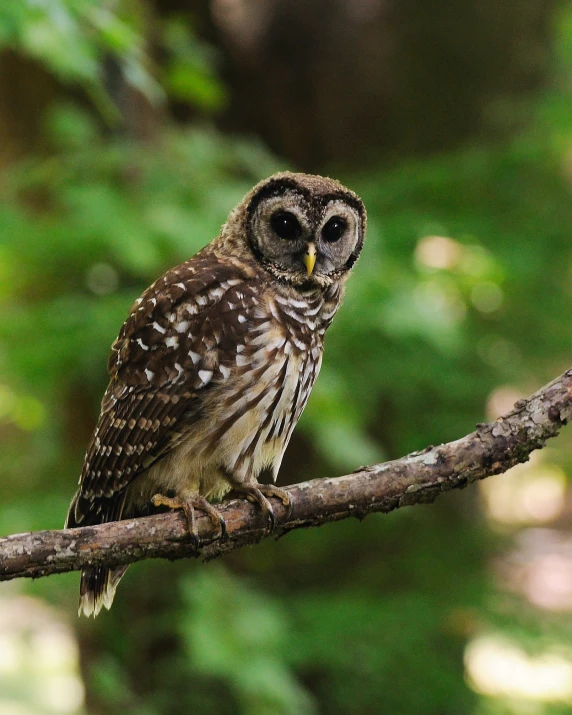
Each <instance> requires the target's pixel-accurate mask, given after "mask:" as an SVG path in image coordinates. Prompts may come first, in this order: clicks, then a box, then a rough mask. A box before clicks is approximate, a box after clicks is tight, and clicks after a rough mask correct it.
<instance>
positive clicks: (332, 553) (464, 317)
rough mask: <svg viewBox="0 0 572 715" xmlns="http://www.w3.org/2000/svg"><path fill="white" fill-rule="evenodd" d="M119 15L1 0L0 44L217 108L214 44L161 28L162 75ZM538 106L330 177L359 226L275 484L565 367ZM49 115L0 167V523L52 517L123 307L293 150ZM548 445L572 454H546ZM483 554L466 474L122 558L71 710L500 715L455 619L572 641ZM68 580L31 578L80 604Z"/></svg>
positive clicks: (545, 118)
mask: <svg viewBox="0 0 572 715" xmlns="http://www.w3.org/2000/svg"><path fill="white" fill-rule="evenodd" d="M113 7H114V6H112V5H102V4H101V3H97V2H95V1H93V2H92V1H90V0H83V1H81V0H74V1H72V0H65V1H64V0H58V2H54V3H32V2H22V3H4V4H2V5H1V6H0V44H2V45H3V46H5V47H11V48H15V49H16V50H17V51H19V52H22V53H25V54H27V55H30V56H32V57H34V58H35V59H36V60H38V61H40V62H41V63H42V64H43V65H44V66H45V67H46V68H47V69H48V70H50V71H51V72H53V73H54V74H55V75H57V76H58V77H60V78H61V79H63V80H65V81H72V82H77V83H79V85H80V86H82V87H83V88H84V89H86V90H87V91H88V93H89V94H90V95H93V93H95V95H97V97H98V98H99V99H98V100H97V103H98V106H100V105H101V104H102V103H104V104H105V103H108V102H111V100H110V98H109V97H108V96H107V94H106V93H107V90H106V85H105V81H104V74H103V73H102V62H103V58H104V56H107V55H108V54H112V55H113V56H114V57H115V58H116V59H117V60H118V61H120V63H123V67H124V75H125V77H126V79H127V81H128V82H131V83H132V84H133V85H134V86H136V87H138V88H139V89H141V90H143V91H144V92H145V93H147V95H148V96H151V97H152V98H153V99H154V100H157V101H158V100H159V99H160V98H161V96H162V93H164V92H167V93H169V94H170V95H171V96H172V97H173V98H175V99H182V98H183V99H185V100H189V99H190V100H192V101H193V102H194V103H195V104H196V106H198V107H199V108H205V107H206V108H208V109H216V108H217V107H220V106H221V105H222V103H223V102H224V101H225V97H224V91H223V90H222V89H221V88H220V85H219V83H218V80H217V79H216V74H215V73H214V70H213V67H214V66H215V61H214V59H213V57H212V53H211V51H210V50H209V49H208V48H206V47H204V46H203V45H202V44H201V43H200V42H199V41H198V40H196V38H194V37H193V33H192V31H191V30H190V29H189V27H188V26H187V25H185V24H184V23H183V22H182V21H181V20H173V21H170V22H169V23H166V24H165V25H164V27H163V32H164V35H162V37H163V39H162V42H163V45H164V47H166V48H167V49H168V51H169V52H170V55H169V56H170V58H171V59H170V60H169V61H168V62H167V63H166V64H165V69H164V75H163V76H162V77H161V83H160V85H157V84H156V81H155V80H154V79H152V76H153V75H151V74H149V70H148V69H147V68H146V65H147V58H146V55H145V53H144V52H143V49H142V48H143V41H142V36H143V34H142V30H141V23H143V19H142V18H141V17H140V15H139V14H138V13H137V12H134V11H133V10H132V9H129V10H128V9H126V8H131V6H127V5H123V6H120V7H122V11H121V12H119V11H115V10H113V9H112V8H113ZM569 26H570V23H569V22H567V21H566V18H564V21H563V22H562V27H564V28H565V30H566V32H567V33H568V34H566V32H564V31H563V34H562V40H563V43H562V47H563V51H562V53H561V57H562V58H563V60H562V62H563V64H564V59H565V58H566V52H565V48H566V47H568V44H567V43H568V40H569V38H572V31H570V30H569V29H568V30H567V29H566V28H567V27H569ZM102 98H104V99H102ZM100 109H101V106H100ZM530 111H531V122H530V127H529V129H528V130H527V133H526V134H525V135H523V136H520V137H518V138H517V139H516V140H514V141H513V142H512V143H510V144H505V145H503V146H497V147H493V148H482V147H476V148H466V149H464V150H461V151H459V152H457V153H453V154H449V155H446V156H440V157H434V158H430V159H418V160H411V161H409V162H406V163H403V164H401V165H399V166H396V167H394V168H392V169H388V168H373V169H370V170H368V171H367V172H356V171H353V172H349V171H348V170H346V169H343V168H339V169H335V168H332V172H335V173H336V175H337V176H339V178H340V179H341V180H343V181H344V182H345V183H347V184H348V185H349V186H351V187H352V188H353V189H355V190H356V191H358V192H359V193H360V194H361V195H362V197H363V198H364V200H365V203H366V205H367V208H368V212H369V233H368V241H367V244H366V247H365V250H364V255H363V258H362V259H361V260H360V262H359V264H358V266H357V268H356V270H355V275H354V276H353V277H352V280H351V281H350V283H349V285H348V295H347V299H346V302H345V305H344V307H343V309H342V311H341V313H340V315H339V317H338V318H337V320H336V322H335V323H334V325H333V327H332V329H331V331H330V334H329V335H328V337H327V343H326V344H327V348H326V353H325V362H324V367H323V371H322V375H321V377H320V380H319V381H318V384H317V386H316V388H315V390H314V393H313V395H312V399H311V400H310V403H309V405H308V409H307V410H306V412H305V414H304V417H303V419H302V421H301V424H300V427H299V429H298V434H297V436H296V438H295V440H294V442H293V444H292V447H291V450H290V452H289V456H287V459H286V462H285V466H284V468H283V474H282V478H283V480H284V481H286V482H290V481H296V480H300V479H303V478H311V477H314V476H325V475H330V476H331V475H334V474H338V473H341V472H343V471H344V470H348V469H352V468H355V467H357V466H358V465H359V464H363V463H368V462H371V461H374V460H379V459H383V458H392V457H397V456H400V455H402V454H404V453H406V452H408V451H410V450H413V449H418V448H422V447H424V446H426V445H427V444H430V443H439V442H442V441H447V440H451V439H455V438H456V437H459V436H462V435H463V434H465V433H466V432H468V431H470V430H471V429H473V427H474V424H475V422H478V421H480V420H482V419H484V418H485V412H486V400H487V397H488V396H489V395H490V393H491V391H492V390H493V389H495V388H496V387H498V386H504V385H513V386H515V387H517V388H519V389H521V390H524V391H525V392H526V391H530V390H532V389H534V388H536V387H538V386H539V385H540V384H542V383H543V382H545V381H547V380H548V379H550V378H551V377H553V376H554V375H556V374H558V372H559V371H561V370H562V369H564V368H565V367H568V365H569V362H570V348H571V338H570V335H571V334H572V332H571V330H570V326H569V315H570V303H571V300H572V290H571V288H570V285H571V279H572V242H571V240H570V238H571V236H570V232H571V230H572V229H571V227H572V201H571V187H572V164H571V160H570V156H571V154H570V149H571V148H572V131H571V129H570V127H572V103H571V101H570V96H569V95H568V94H567V93H566V92H565V91H564V90H563V89H559V88H556V89H553V90H551V92H550V93H547V95H546V96H545V97H542V98H540V99H539V100H537V101H535V103H534V104H531V108H530ZM45 126H46V132H47V134H48V136H49V138H50V143H51V146H52V151H51V152H50V154H49V155H47V156H42V157H29V158H28V159H27V160H26V161H24V162H21V163H19V164H18V165H16V166H14V167H11V168H10V169H6V170H5V171H4V172H3V175H2V176H1V177H0V311H1V312H0V375H1V378H0V440H1V442H2V449H1V451H0V473H1V475H2V477H1V479H0V499H1V503H2V510H1V511H0V532H1V533H10V532H21V531H25V530H28V529H40V528H56V527H59V526H61V524H62V522H63V519H64V516H65V512H66V507H67V503H68V501H69V499H70V498H71V496H72V493H73V490H74V487H75V483H76V480H77V475H78V473H79V470H80V464H81V458H82V453H83V450H84V448H85V445H86V443H87V440H88V438H89V434H90V431H91V429H92V427H93V424H94V422H95V419H96V417H97V413H98V402H99V399H100V397H101V394H102V393H103V390H104V389H105V384H106V374H105V360H106V354H107V351H108V348H109V345H110V343H111V342H112V340H113V339H114V337H115V335H116V334H117V331H118V328H119V326H120V324H121V322H122V320H123V319H124V317H125V316H126V314H127V311H128V308H129V306H130V305H131V303H132V302H133V300H134V299H135V298H136V297H137V296H138V295H139V293H140V292H141V291H142V290H143V289H144V288H145V287H146V286H147V285H148V284H149V283H150V282H151V281H152V280H153V279H154V278H156V277H157V275H159V274H160V272H161V271H163V270H165V269H166V268H168V267H170V266H171V265H173V264H175V263H177V262H180V261H181V260H183V259H185V258H187V257H188V256H190V255H191V254H193V253H194V252H195V251H196V250H197V249H198V248H200V247H201V246H202V245H204V244H205V243H206V242H208V241H209V240H210V239H211V238H212V237H214V236H215V235H216V234H217V232H218V229H219V227H220V225H221V223H222V222H223V221H224V220H225V217H226V215H227V214H228V211H229V209H230V208H231V207H232V206H233V205H234V204H235V203H236V202H237V201H238V200H239V199H240V198H241V197H242V195H243V194H244V193H245V192H246V191H247V190H248V189H249V188H250V187H251V186H252V184H253V183H255V182H256V181H257V180H258V179H260V178H262V177H264V176H266V175H268V174H270V173H272V172H273V171H275V170H278V169H281V168H285V167H284V163H283V162H280V161H278V160H277V159H276V158H275V157H272V156H270V155H269V153H268V152H267V151H266V150H265V149H264V148H263V147H261V146H259V145H258V144H257V143H256V142H255V141H254V140H248V141H246V140H240V139H236V138H231V137H228V136H223V135H222V134H221V133H219V132H218V131H216V130H214V129H213V128H212V127H210V126H208V125H205V126H198V125H192V126H190V127H186V128H177V127H175V126H172V125H167V126H162V127H161V130H160V132H159V134H158V136H157V137H156V138H155V140H154V141H152V142H149V143H138V142H136V141H135V140H133V139H131V138H129V136H126V135H125V134H121V135H120V134H116V133H109V131H107V130H106V129H104V128H102V125H101V123H100V122H99V119H98V117H97V116H94V113H93V111H92V110H86V109H85V107H82V106H81V104H80V103H73V102H70V103H59V104H57V106H54V107H53V108H52V110H51V111H50V113H49V114H48V115H47V116H46V117H45ZM443 252H444V253H443ZM565 439H567V443H568V444H569V442H570V439H569V438H565ZM560 444H564V442H561V443H560ZM558 458H559V460H560V462H561V463H562V465H563V466H565V467H569V466H570V457H569V456H567V455H566V454H565V451H564V449H563V448H562V449H561V453H559V454H558ZM499 548H500V545H499V543H498V539H497V537H493V535H492V534H491V532H490V530H489V529H488V527H487V525H486V523H485V521H484V519H483V517H482V515H480V512H479V510H478V503H477V495H476V490H475V489H473V490H472V491H471V493H470V494H467V495H464V494H463V495H461V494H455V495H451V496H449V497H447V498H444V499H442V503H437V504H436V505H435V506H433V507H430V508H424V509H416V510H404V511H402V512H398V513H395V514H393V515H391V516H384V517H371V518H368V519H367V521H366V522H364V523H359V522H358V521H357V520H356V521H355V522H354V521H352V522H349V521H348V522H345V523H340V524H333V525H328V526H327V527H324V528H322V529H319V530H312V531H308V532H305V533H301V532H298V533H295V534H291V535H289V536H288V538H287V539H285V540H283V541H279V542H277V543H263V544H260V545H258V546H256V547H254V548H252V549H249V550H244V551H243V552H241V553H237V554H234V555H232V557H230V558H227V559H225V562H224V564H217V565H212V564H204V565H203V564H200V563H184V564H181V563H179V564H174V565H170V564H161V563H145V564H138V565H137V566H135V567H134V568H132V569H131V570H130V572H129V573H128V575H127V577H126V579H125V582H124V583H123V584H122V586H121V588H120V592H119V594H118V598H117V600H116V604H115V605H114V608H113V610H112V611H111V612H110V613H109V614H105V615H103V616H102V617H100V618H99V619H98V621H97V622H96V623H95V624H93V623H85V622H82V623H81V624H79V625H78V629H79V634H80V639H81V644H82V662H83V666H84V675H85V679H86V687H87V698H88V705H89V712H90V713H118V712H122V713H137V714H138V715H139V714H141V713H144V714H147V713H148V714H149V715H155V714H156V715H159V714H161V715H163V714H167V713H180V712H188V711H191V710H198V711H199V712H217V713H234V712H242V713H260V714H264V715H266V714H268V715H270V714H274V713H276V714H278V713H285V714H286V713H313V712H327V713H365V712H384V713H392V714H396V715H400V714H401V713H403V714H404V715H405V714H407V713H411V714H413V713H415V714H417V713H424V714H428V715H449V714H450V715H453V714H457V713H472V712H474V713H477V712H479V713H496V714H497V715H498V714H499V713H502V712H519V711H518V710H516V711H515V710H514V709H512V710H511V709H510V707H509V706H506V707H507V708H508V709H506V710H505V709H504V708H505V705H504V704H503V703H500V704H499V702H496V701H488V700H486V699H482V698H481V699H480V698H478V696H477V695H476V694H475V693H474V692H473V691H472V690H470V689H469V687H468V686H467V684H466V683H465V681H464V678H463V662H462V654H463V647H464V644H465V643H466V640H467V638H468V637H469V636H470V635H471V634H472V633H474V632H476V631H478V629H479V628H481V627H482V626H483V624H488V625H489V626H490V627H491V628H492V627H493V626H494V627H496V628H497V629H499V630H503V631H505V632H507V633H510V634H511V635H512V636H513V637H514V638H517V639H518V640H519V641H520V642H521V643H523V644H524V645H526V647H527V648H531V649H532V650H533V649H534V648H535V647H537V648H538V647H540V645H541V644H542V643H543V642H545V641H547V640H548V641H549V642H550V643H554V642H558V638H561V639H563V638H564V639H569V635H568V633H567V631H566V630H565V629H563V625H562V624H563V622H564V619H562V618H559V617H557V616H551V617H547V616H541V615H539V613H537V612H534V614H533V615H531V613H532V611H531V608H530V607H529V606H527V605H525V604H523V602H521V601H520V600H518V599H516V598H514V599H512V600H510V599H509V600H508V601H507V599H506V597H505V596H504V595H499V592H498V589H497V586H496V585H495V582H494V581H493V579H492V577H491V576H490V574H489V572H488V570H487V562H488V560H489V559H490V558H491V557H492V555H494V553H495V552H496V550H497V549H499ZM76 581H77V577H76V575H70V576H66V577H61V578H59V579H58V578H51V579H45V580H43V581H42V582H40V583H34V584H32V585H26V588H28V590H29V591H30V592H32V593H35V594H37V595H41V596H43V597H45V598H48V599H49V600H50V601H52V602H54V603H57V604H60V605H61V606H62V608H63V609H64V610H66V611H67V612H69V613H71V612H73V610H74V603H75V598H76V588H77V583H76ZM0 607H1V606H0ZM542 708H543V709H537V710H534V712H535V713H554V714H556V713H559V712H564V710H562V709H561V708H560V706H557V705H555V706H554V708H551V707H550V706H546V707H544V706H542ZM522 712H524V710H523V711H522ZM530 712H533V711H532V710H531V711H530Z"/></svg>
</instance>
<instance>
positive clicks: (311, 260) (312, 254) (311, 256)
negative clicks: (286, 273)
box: [304, 243, 316, 276]
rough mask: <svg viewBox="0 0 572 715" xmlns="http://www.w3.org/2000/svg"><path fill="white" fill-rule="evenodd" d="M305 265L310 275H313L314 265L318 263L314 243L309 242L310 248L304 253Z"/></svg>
mask: <svg viewBox="0 0 572 715" xmlns="http://www.w3.org/2000/svg"><path fill="white" fill-rule="evenodd" d="M304 265H305V266H306V270H307V271H308V275H309V276H311V275H312V271H313V270H314V266H315V265H316V246H315V245H314V244H313V243H309V244H308V248H307V249H306V253H305V254H304Z"/></svg>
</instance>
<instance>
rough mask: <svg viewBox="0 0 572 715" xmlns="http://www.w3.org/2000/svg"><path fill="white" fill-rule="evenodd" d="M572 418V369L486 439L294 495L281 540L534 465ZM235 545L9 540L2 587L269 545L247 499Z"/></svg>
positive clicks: (173, 532) (144, 522)
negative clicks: (535, 454)
mask: <svg viewBox="0 0 572 715" xmlns="http://www.w3.org/2000/svg"><path fill="white" fill-rule="evenodd" d="M571 416H572V370H568V371H567V372H566V373H564V374H563V375H561V376H560V377H558V378H556V380H553V381H552V382H551V383H549V384H548V385H546V386H545V387H543V388H542V389H541V390H539V391H538V392H536V393H535V394H534V395H532V396H531V397H530V398H528V399H527V400H520V401H519V402H517V403H516V404H515V406H514V409H513V410H512V411H511V412H509V413H508V414H506V415H504V416H503V417H499V418H498V419H497V420H496V421H495V422H491V423H490V424H480V425H477V430H476V432H472V433H471V434H469V435H467V436H466V437H463V438H462V439H459V440H456V441H455V442H449V443H448V444H442V445H440V446H439V447H428V448H427V449H424V450H423V451H421V452H414V453H413V454H410V455H408V456H406V457H403V458H402V459H397V460H395V461H393V462H386V463H385V464H375V465H373V466H369V467H361V468H360V469H358V470H357V471H356V472H354V473H353V474H347V475H345V476H343V477H337V478H334V479H314V480H312V481H310V482H303V483H302V484H297V485H295V486H292V487H290V488H289V491H290V494H291V495H292V499H293V504H294V507H293V510H292V514H291V515H290V517H289V518H288V519H287V521H284V520H285V519H286V510H285V508H284V507H283V506H282V504H280V503H279V502H276V503H275V512H276V517H277V523H278V525H279V526H278V528H277V533H278V535H281V534H283V533H286V532H288V531H290V530H292V529H299V528H303V527H309V526H319V525H320V524H323V523H325V522H327V521H337V520H339V519H345V518H347V517H349V516H357V517H358V518H360V519H361V518H363V517H364V516H366V515H367V514H370V513H372V512H377V511H381V512H389V511H392V510H393V509H398V508H400V507H403V506H410V505H412V504H421V503H429V502H432V501H434V500H435V499H436V498H437V497H438V496H439V494H442V493H443V492H446V491H449V490H450V489H458V488H463V487H465V486H466V485H467V484H470V483H471V482H474V481H476V480H477V479H484V478H485V477H489V476H491V475H493V474H499V473H501V472H505V471H506V470H507V469H509V468H510V467H512V466H514V465H515V464H518V463H519V462H525V461H527V460H528V456H529V454H530V453H531V452H532V451H533V450H535V449H540V448H541V447H543V446H544V444H545V443H546V440H547V439H549V438H551V437H555V436H556V435H557V434H558V432H559V430H560V428H561V427H562V426H563V425H565V424H566V423H567V422H568V420H569V419H570V417H571ZM220 510H221V512H222V514H223V516H224V518H225V520H226V523H227V531H228V539H227V540H226V541H221V540H220V539H219V538H218V533H217V531H216V530H215V529H214V528H213V526H212V524H211V522H210V520H209V518H208V517H206V516H204V515H199V516H198V518H197V523H198V528H199V534H200V537H201V541H202V544H203V548H202V549H201V551H197V550H196V548H195V547H194V544H193V541H192V539H190V537H189V533H188V530H187V522H186V520H185V518H184V517H183V516H182V514H181V513H180V512H169V513H166V514H157V515H155V516H150V517H145V518H140V519H129V520H126V521H118V522H112V523H108V524H100V525H98V526H87V527H83V528H79V529H64V530H59V531H36V532H32V533H29V534H15V535H13V536H8V537H6V538H3V539H0V581H7V580H10V579H13V578H20V577H29V578H38V577H39V576H48V575H50V574H53V573H63V572H65V571H75V570H78V569H81V568H82V567H84V566H88V565H94V564H106V565H108V566H118V565H120V564H130V563H132V562H134V561H140V560H142V559H148V558H158V557H162V558H167V559H180V558H185V557H198V556H202V557H203V558H206V559H211V558H214V557H216V556H220V555H221V554H224V553H226V552H228V551H232V550H233V549H237V548H239V547H241V546H244V545H246V544H251V543H254V542H257V541H259V540H260V539H261V538H263V537H264V536H266V535H267V534H266V531H265V524H264V519H263V517H262V514H261V512H260V510H259V509H258V508H257V507H254V506H252V505H251V504H249V503H248V502H247V501H245V500H241V499H239V500H233V501H228V502H225V503H223V504H222V505H220Z"/></svg>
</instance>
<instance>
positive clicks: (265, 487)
mask: <svg viewBox="0 0 572 715" xmlns="http://www.w3.org/2000/svg"><path fill="white" fill-rule="evenodd" d="M260 491H261V492H262V493H263V494H264V495H265V496H267V497H274V498H275V499H279V500H280V501H281V502H282V504H283V505H284V506H285V507H286V519H285V521H288V519H289V518H290V517H291V516H292V509H293V508H294V502H293V501H292V497H291V495H290V494H289V492H287V491H286V490H285V489H281V488H280V487H275V486H273V485H272V484H261V485H260Z"/></svg>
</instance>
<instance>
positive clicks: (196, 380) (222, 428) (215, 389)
mask: <svg viewBox="0 0 572 715" xmlns="http://www.w3.org/2000/svg"><path fill="white" fill-rule="evenodd" d="M365 225H366V216H365V209H364V207H363V204H362V202H361V200H360V199H359V198H358V197H357V196H356V195H355V194H354V193H353V192H351V191H349V190H348V189H346V188H345V187H343V186H342V185H341V184H339V183H338V182H336V181H333V180H331V179H326V178H323V177H318V176H311V175H306V174H291V173H282V174H276V175H274V176H272V177H270V178H269V179H267V180H266V181H263V182H261V183H260V184H258V185H257V186H255V187H254V188H253V189H252V191H251V192H250V193H249V194H248V195H247V196H246V197H245V198H244V200H243V201H242V202H241V203H240V204H239V205H238V206H237V207H236V208H235V209H234V210H233V211H232V212H231V213H230V216H229V218H228V221H227V223H226V224H225V225H224V226H223V228H222V230H221V233H220V235H219V236H218V237H217V238H216V239H215V240H214V241H212V242H211V243H210V244H209V245H208V246H206V247H205V248H203V249H202V250H201V251H200V252H199V253H198V254H197V255H196V256H194V257H193V258H191V259H190V260H188V261H186V262H185V263H183V264H181V265H180V266H177V267H176V268H173V269H171V270H170V271H168V272H167V273H166V274H165V275H164V276H162V277H161V278H159V279H158V280H157V281H155V283H153V285H152V286H150V287H149V288H148V289H147V290H146V291H145V292H144V293H143V295H142V296H141V298H138V299H137V301H135V304H134V305H133V307H132V308H131V312H130V314H129V317H128V318H127V320H126V322H125V323H124V325H123V327H122V328H121V331H120V333H119V336H118V338H117V340H116V341H115V342H114V343H113V346H112V350H111V356H110V358H109V364H108V369H109V374H110V383H109V386H108V388H107V391H106V393H105V395H104V398H103V401H102V406H101V415H100V418H99V422H98V424H97V427H96V429H95V431H94V434H93V437H92V440H91V442H90V444H89V447H88V449H87V453H86V457H85V462H84V465H83V470H82V473H81V478H80V482H79V489H78V491H77V493H76V495H75V497H74V499H73V501H72V503H71V506H70V510H69V514H68V518H67V522H66V526H67V527H74V526H85V525H91V524H99V523H102V522H107V521H113V520H117V519H125V518H129V517H133V516H137V515H141V514H144V513H149V511H150V510H153V508H156V507H160V506H168V507H171V508H183V509H184V510H185V513H186V514H187V517H188V519H189V527H190V529H191V532H193V534H194V535H195V536H196V531H195V525H194V509H196V508H199V509H201V510H203V511H205V512H207V513H208V514H209V516H210V517H211V519H212V520H213V522H214V523H216V524H220V526H221V529H223V528H224V522H222V520H221V519H220V516H219V515H218V512H217V511H216V510H215V509H214V508H213V507H212V506H211V505H210V503H209V502H208V501H207V500H209V499H220V498H222V497H223V496H224V495H225V494H226V493H227V492H228V491H230V489H235V490H237V491H239V492H242V493H244V494H245V496H248V497H249V498H251V499H253V500H255V501H256V502H258V504H259V505H260V506H261V508H262V510H263V511H264V513H265V514H266V516H267V517H268V519H269V522H270V526H272V524H273V512H272V507H271V505H270V503H269V501H268V499H267V497H268V496H276V497H278V498H280V499H282V501H283V502H284V503H286V504H288V503H289V497H288V494H287V492H285V491H284V490H281V489H278V488H277V487H274V486H268V485H260V484H259V483H258V481H257V476H258V475H259V474H260V472H261V471H262V469H264V468H266V467H269V468H270V469H271V470H272V474H273V476H274V480H276V476H277V474H278V470H279V467H280V463H281V461H282V457H283V454H284V450H285V449H286V446H287V444H288V441H289V439H290V436H291V434H292V430H293V429H294V427H295V425H296V423H297V421H298V419H299V417H300V415H301V413H302V410H303V409H304V406H305V404H306V401H307V399H308V397H309V394H310V391H311V389H312V386H313V384H314V381H315V379H316V377H317V375H318V372H319V369H320V364H321V359H322V348H323V338H324V333H325V331H326V329H327V328H328V326H329V325H330V323H331V322H332V319H333V317H334V315H335V313H336V311H337V309H338V307H339V305H340V302H341V300H342V296H343V284H344V282H345V280H346V278H347V277H348V275H349V272H350V270H351V268H352V266H353V264H354V263H355V261H356V259H357V257H358V256H359V253H360V251H361V248H362V245H363V240H364V235H365ZM124 572H125V568H116V569H108V568H105V567H94V568H89V569H85V570H84V571H83V573H82V581H81V590H80V613H81V612H83V613H84V614H85V615H92V614H93V615H97V613H98V612H99V610H100V609H101V607H102V605H105V606H106V607H107V608H109V607H110V606H111V602H112V600H113V595H114V593H115V588H116V587H117V584H118V582H119V580H120V578H121V576H122V575H123V574H124Z"/></svg>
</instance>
